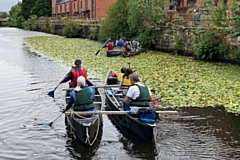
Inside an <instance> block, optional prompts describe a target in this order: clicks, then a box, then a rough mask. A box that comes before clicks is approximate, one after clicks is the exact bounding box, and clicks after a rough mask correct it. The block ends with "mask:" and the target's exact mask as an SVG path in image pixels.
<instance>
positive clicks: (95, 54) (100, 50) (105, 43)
mask: <svg viewBox="0 0 240 160" xmlns="http://www.w3.org/2000/svg"><path fill="white" fill-rule="evenodd" d="M107 41H108V40H106V42H104V44H103V46H102V47H101V48H103V47H104V46H105V44H106V43H107ZM101 48H100V49H99V50H98V51H97V52H96V53H95V55H98V53H99V52H100V51H101Z"/></svg>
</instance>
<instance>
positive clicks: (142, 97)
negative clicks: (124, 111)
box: [130, 84, 150, 107]
mask: <svg viewBox="0 0 240 160" xmlns="http://www.w3.org/2000/svg"><path fill="white" fill-rule="evenodd" d="M135 85H136V86H138V88H139V91H140V94H139V96H138V97H137V98H136V99H131V102H130V106H137V107H150V104H149V101H150V93H149V90H148V87H147V86H140V85H137V84H135Z"/></svg>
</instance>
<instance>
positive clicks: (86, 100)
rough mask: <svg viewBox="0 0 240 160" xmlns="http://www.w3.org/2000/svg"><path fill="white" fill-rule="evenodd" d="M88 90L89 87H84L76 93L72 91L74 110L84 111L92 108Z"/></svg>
mask: <svg viewBox="0 0 240 160" xmlns="http://www.w3.org/2000/svg"><path fill="white" fill-rule="evenodd" d="M88 90H89V88H84V89H82V90H80V91H79V92H77V93H76V92H75V91H73V92H72V94H73V97H74V106H73V110H74V111H84V110H89V109H92V108H94V104H93V100H92V99H91V96H90V95H89V93H88Z"/></svg>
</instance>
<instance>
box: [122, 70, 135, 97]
mask: <svg viewBox="0 0 240 160" xmlns="http://www.w3.org/2000/svg"><path fill="white" fill-rule="evenodd" d="M132 73H133V71H132V70H131V69H130V68H126V70H125V72H124V75H123V76H122V79H121V81H120V84H119V89H122V92H123V95H124V96H125V95H126V94H127V91H128V88H129V87H130V86H132V83H131V80H130V79H129V75H130V74H132Z"/></svg>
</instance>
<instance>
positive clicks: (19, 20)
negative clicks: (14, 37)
mask: <svg viewBox="0 0 240 160" xmlns="http://www.w3.org/2000/svg"><path fill="white" fill-rule="evenodd" d="M24 21H25V19H24V17H23V16H22V15H20V16H18V17H17V21H16V27H18V28H23V22H24Z"/></svg>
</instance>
